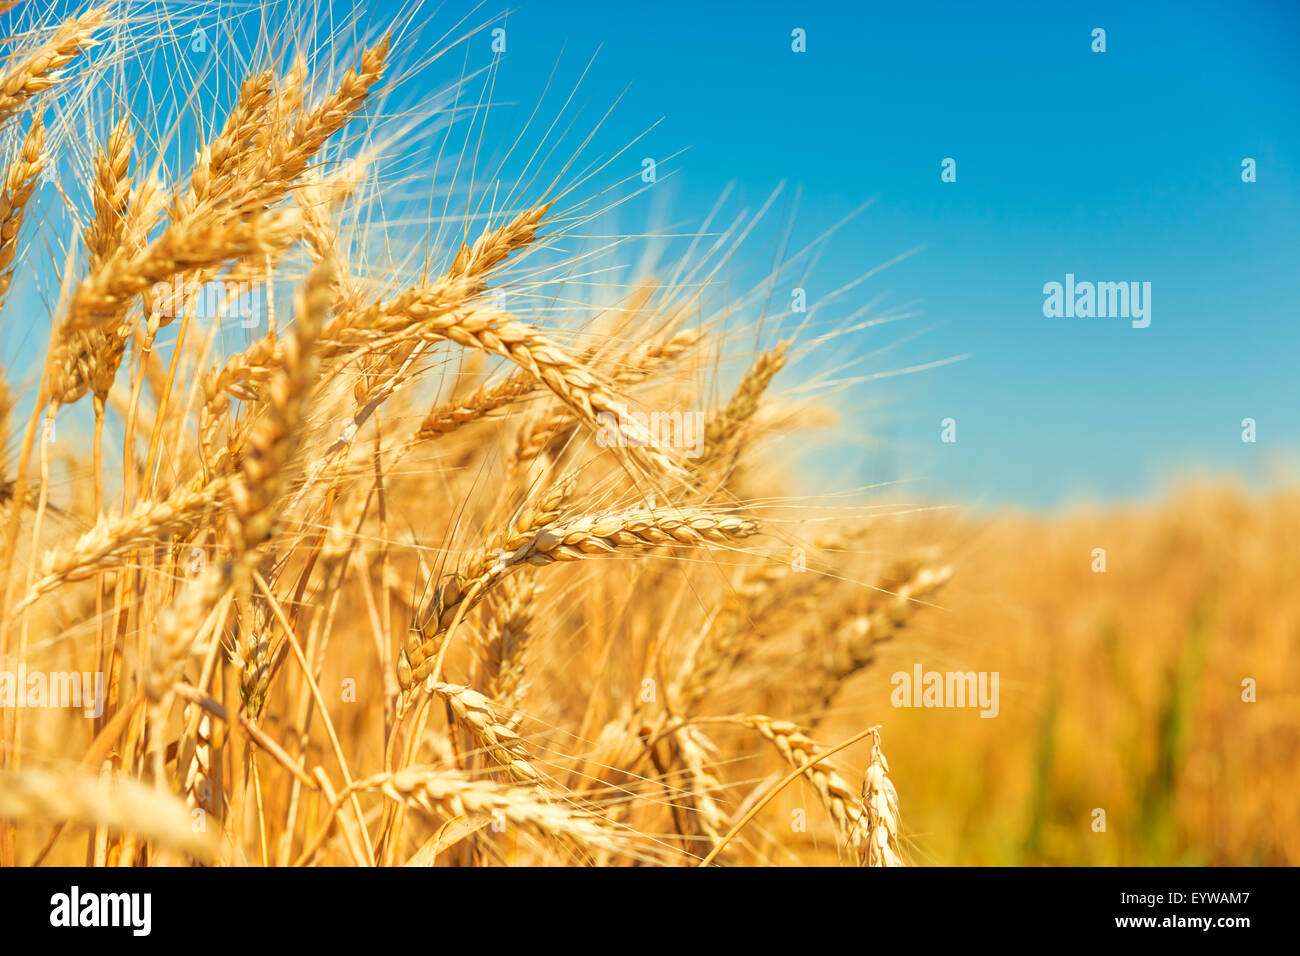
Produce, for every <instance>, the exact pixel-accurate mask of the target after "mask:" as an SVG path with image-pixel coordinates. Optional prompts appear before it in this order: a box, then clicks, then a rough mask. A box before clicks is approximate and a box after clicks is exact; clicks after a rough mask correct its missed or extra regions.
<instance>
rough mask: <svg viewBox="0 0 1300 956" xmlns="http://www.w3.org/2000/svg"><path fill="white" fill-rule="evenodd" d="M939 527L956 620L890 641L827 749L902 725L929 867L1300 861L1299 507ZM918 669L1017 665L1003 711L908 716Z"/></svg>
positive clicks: (953, 522)
mask: <svg viewBox="0 0 1300 956" xmlns="http://www.w3.org/2000/svg"><path fill="white" fill-rule="evenodd" d="M929 523H931V524H932V525H933V527H932V528H931V529H930V531H929V532H928V534H931V535H933V536H934V537H935V538H936V540H939V541H943V542H946V543H947V545H948V546H949V548H951V551H952V553H953V564H954V570H955V573H954V576H953V579H952V581H951V582H950V583H949V585H948V587H947V589H946V590H945V591H943V592H942V594H941V595H940V597H939V599H938V600H937V603H938V604H939V605H941V606H942V607H943V608H944V609H945V610H943V611H932V612H927V613H924V614H918V615H916V617H915V618H914V619H913V623H912V625H911V626H910V628H909V629H908V630H907V631H906V632H905V633H904V634H903V635H900V637H899V638H898V639H896V640H895V641H893V642H891V643H889V644H887V645H885V647H884V649H883V651H882V653H881V657H880V659H879V661H878V662H877V664H876V666H874V667H873V668H871V669H869V670H868V671H867V672H866V673H864V674H862V675H860V676H859V677H858V678H857V680H856V682H855V683H854V684H851V685H849V686H846V687H845V688H844V689H843V691H842V693H841V694H840V695H839V697H838V698H837V700H836V701H835V703H834V704H833V707H834V712H833V713H832V714H831V715H829V718H828V720H827V723H826V727H827V730H826V733H825V739H827V740H833V739H837V735H838V734H840V733H841V732H843V735H847V734H848V733H849V732H851V730H852V729H853V728H855V727H858V726H862V725H864V724H865V723H866V722H870V723H875V722H880V723H882V724H884V726H885V737H884V739H885V746H886V752H887V754H888V755H889V760H890V765H891V770H892V773H893V778H894V781H895V783H896V784H897V787H898V791H899V799H900V805H901V807H902V812H903V822H904V826H905V830H906V832H907V834H908V835H909V837H910V839H911V853H912V862H914V863H917V864H922V865H924V864H960V865H978V864H985V865H1006V864H1023V865H1055V864H1061V865H1113V864H1133V865H1154V864H1172V865H1250V864H1265V865H1278V864H1288V865H1294V864H1295V863H1297V861H1300V801H1298V800H1297V799H1296V794H1297V792H1300V693H1298V692H1297V688H1298V687H1300V595H1298V594H1297V591H1296V587H1295V583H1296V579H1297V570H1298V565H1300V561H1298V560H1297V552H1296V543H1297V540H1298V539H1300V491H1297V490H1296V489H1294V488H1292V489H1289V490H1283V491H1274V492H1272V493H1269V494H1267V495H1263V496H1248V495H1246V494H1245V493H1243V492H1241V491H1239V490H1237V489H1234V488H1231V487H1226V486H1217V485H1216V486H1212V487H1211V486H1199V487H1186V488H1183V489H1182V490H1180V491H1178V492H1176V493H1173V494H1171V495H1170V497H1169V498H1168V499H1167V500H1166V501H1164V502H1163V503H1160V504H1157V505H1149V506H1143V507H1126V508H1122V507H1111V508H1107V509H1102V508H1098V509H1096V510H1092V509H1089V510H1078V511H1074V512H1070V513H1068V514H1063V515H1061V516H1057V517H1042V516H1034V517H1027V516H1024V515H1018V514H1010V513H1008V514H1002V515H999V516H995V517H992V518H989V519H987V520H983V521H978V522H972V521H969V520H967V519H964V518H961V517H947V518H935V519H931V520H930V522H929ZM1095 548H1104V549H1105V551H1106V561H1107V564H1106V571H1105V573H1094V572H1093V571H1092V570H1091V565H1092V563H1093V556H1092V552H1093V549H1095ZM918 662H919V663H921V664H923V665H924V667H925V668H926V669H927V670H962V671H965V670H977V671H980V670H987V671H998V672H999V673H1000V675H1001V680H1000V697H1001V700H1000V713H999V715H998V716H997V717H996V718H995V719H981V718H980V717H979V716H978V711H976V710H956V709H949V710H944V709H929V710H926V709H915V708H913V709H894V708H892V707H891V706H889V695H890V691H891V687H890V683H889V679H890V675H891V674H892V673H893V672H895V671H898V670H907V671H910V670H911V668H912V666H913V665H914V664H915V663H918ZM1247 678H1249V679H1252V680H1253V681H1255V684H1256V688H1257V699H1256V701H1255V702H1254V703H1247V702H1245V701H1243V699H1242V695H1243V692H1244V688H1243V680H1245V679H1247ZM831 728H834V732H832V731H831ZM798 799H799V797H797V796H792V797H791V802H797V801H798ZM1095 808H1101V809H1103V810H1105V812H1106V830H1105V832H1104V833H1101V832H1094V831H1093V828H1092V822H1093V811H1094V809H1095ZM787 811H788V807H787ZM826 859H827V860H828V861H830V860H833V859H834V850H833V848H830V850H829V854H828V855H827V856H826Z"/></svg>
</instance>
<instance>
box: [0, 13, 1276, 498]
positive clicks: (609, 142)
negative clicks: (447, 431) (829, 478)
mask: <svg viewBox="0 0 1300 956" xmlns="http://www.w3.org/2000/svg"><path fill="white" fill-rule="evenodd" d="M241 6H242V7H244V8H245V9H247V8H248V5H244V4H234V5H217V6H216V7H213V8H210V9H212V10H225V11H227V12H233V10H234V9H235V8H239V7H241ZM333 7H334V10H335V11H336V13H337V12H338V11H348V12H350V11H351V10H352V9H353V8H354V5H353V4H352V3H342V2H340V0H334V2H333ZM1298 7H1300V5H1297V4H1294V3H1265V2H1254V3H1252V2H1221V3H1209V2H1178V3H1127V2H1126V3H1089V4H1060V3H1023V4H1011V3H988V4H973V3H950V4H933V3H905V4H897V3H895V4H870V3H770V2H745V3H740V2H736V3H703V2H698V0H696V2H680V0H657V2H655V3H652V4H617V3H608V2H597V0H591V2H552V0H548V2H542V0H521V2H519V3H518V4H517V5H515V6H513V7H509V8H507V6H506V4H504V3H501V4H496V3H494V2H493V0H487V2H485V3H482V4H479V5H477V8H475V6H474V5H472V4H470V3H464V2H461V0H448V2H447V3H445V4H442V5H441V6H439V5H437V4H432V3H430V4H426V5H424V6H423V7H421V8H420V9H419V11H418V12H417V13H416V14H415V19H416V20H418V21H425V20H427V21H428V24H427V26H426V27H425V28H424V29H423V36H424V40H425V42H427V43H428V44H432V43H433V42H434V41H435V40H436V39H437V38H438V37H439V36H440V35H441V34H442V33H443V32H444V31H447V30H450V29H452V27H453V26H454V24H455V23H456V22H457V21H458V20H460V19H461V17H463V16H467V17H468V19H467V23H468V24H470V25H481V24H483V23H485V22H487V21H489V20H490V19H492V18H493V17H495V16H497V15H498V14H500V13H502V12H504V11H506V10H507V9H508V14H507V16H506V18H505V20H504V21H503V24H504V26H505V27H506V29H507V50H506V54H505V56H504V58H502V59H501V60H500V61H499V63H498V69H499V72H498V75H497V77H496V80H495V84H496V85H495V89H494V93H493V96H492V102H493V105H492V109H491V113H490V115H491V121H490V127H489V132H490V134H491V138H490V140H489V142H488V150H489V152H490V151H491V150H493V149H495V150H497V151H500V150H501V149H503V148H504V147H506V146H508V145H509V144H510V142H511V141H512V140H513V138H514V136H515V135H517V134H518V132H519V128H520V126H522V124H523V123H524V121H525V120H527V118H528V116H529V114H530V113H531V112H532V110H533V109H534V107H535V106H536V105H537V102H538V98H539V96H541V92H542V88H543V85H544V84H545V83H546V82H547V80H548V78H549V77H550V76H551V74H552V71H553V70H554V71H555V86H554V88H553V89H552V91H551V93H550V94H549V96H548V98H547V100H546V101H545V102H546V103H547V104H549V105H548V106H544V107H543V109H542V111H541V114H540V115H541V117H542V119H543V120H545V121H549V120H550V119H551V118H553V117H554V116H555V114H556V112H557V111H558V109H559V106H560V104H561V101H562V99H563V96H564V94H565V93H566V92H567V91H568V90H569V89H570V88H572V87H573V85H574V83H575V82H576V81H577V79H578V77H579V76H580V74H581V73H582V71H583V70H584V68H585V67H586V66H587V63H588V61H589V60H590V58H591V57H592V56H593V55H596V59H595V61H594V64H592V66H591V68H590V70H589V72H588V73H587V75H586V77H585V78H584V79H583V80H582V82H581V84H580V85H579V87H578V93H577V96H576V100H577V101H578V102H579V103H581V104H584V106H583V108H584V113H583V114H582V115H583V117H584V118H585V119H594V118H597V117H599V116H600V115H601V114H602V113H603V112H604V111H605V109H606V108H607V107H608V106H609V105H610V104H611V103H612V102H613V101H614V100H615V99H616V98H617V97H618V96H619V95H620V94H621V93H622V92H623V91H624V89H625V88H627V92H626V95H624V96H623V98H622V100H621V102H620V103H619V104H618V106H617V108H616V109H615V111H614V112H613V114H612V115H611V116H610V118H609V119H608V120H607V121H606V123H605V125H604V126H603V128H602V129H601V131H600V133H599V134H598V136H597V140H596V142H595V143H593V145H592V147H591V154H592V155H597V154H603V155H609V154H611V153H613V152H616V151H617V150H618V149H620V148H621V147H622V146H624V145H625V144H627V143H628V142H629V141H631V140H632V139H633V138H634V137H636V136H638V135H639V134H641V133H642V132H643V131H644V130H645V129H646V128H647V127H649V126H651V125H652V124H653V123H655V122H656V121H658V120H661V119H662V120H663V122H662V123H660V124H659V125H658V126H657V127H655V128H654V129H653V131H652V132H650V134H649V135H648V136H646V137H645V139H644V140H643V141H642V142H641V143H638V144H637V145H636V146H635V147H634V148H633V149H632V150H631V151H630V152H629V153H628V154H627V155H626V156H625V157H624V159H623V160H621V161H620V162H621V165H616V166H615V167H613V168H611V169H610V170H609V171H608V172H607V174H606V175H605V176H604V177H603V179H602V180H600V182H599V184H600V185H609V184H610V183H612V182H615V181H617V180H618V179H622V178H626V177H632V176H635V174H636V173H637V172H638V171H639V168H640V160H641V158H642V157H644V156H652V157H668V156H670V155H671V154H674V153H679V152H681V151H682V150H685V152H681V155H679V156H677V157H676V158H675V159H673V160H671V161H670V162H667V163H666V164H665V165H664V167H663V169H662V170H661V174H662V173H663V172H671V174H672V175H671V176H670V177H668V178H666V179H663V180H662V181H661V182H660V183H659V184H657V185H656V186H654V187H653V188H652V189H651V190H648V191H647V192H646V193H645V194H644V195H640V196H637V197H635V198H634V199H632V200H630V201H628V202H626V203H624V204H623V205H622V206H620V207H619V209H618V210H617V216H618V219H617V223H616V225H617V226H618V227H619V228H620V229H622V230H624V231H626V232H632V233H638V232H643V231H650V230H654V229H656V228H657V227H658V226H659V225H661V224H662V223H663V222H664V221H668V222H670V223H672V224H673V225H674V226H676V227H678V228H681V229H691V228H698V227H699V225H700V223H701V222H702V221H703V220H704V218H705V216H706V215H707V213H708V211H709V210H710V208H711V207H712V206H713V205H714V203H715V201H716V200H717V198H718V197H719V196H720V195H721V194H722V193H723V191H724V190H725V189H727V188H728V186H729V185H734V193H733V195H732V198H731V201H730V208H731V209H732V210H733V211H734V210H735V209H737V208H738V207H740V206H742V205H748V206H751V207H756V206H758V205H761V204H762V202H763V201H764V200H765V199H766V198H767V196H768V195H769V194H770V192H771V191H772V190H773V189H774V188H775V187H776V186H777V184H778V183H781V182H783V181H784V182H786V183H787V184H788V190H787V193H786V194H785V195H786V196H787V197H791V198H792V197H793V195H794V190H795V188H796V187H797V189H798V190H799V195H800V200H799V205H798V209H797V216H795V219H794V235H793V239H792V243H791V245H792V247H793V248H798V247H799V246H801V245H803V244H804V243H807V242H809V241H811V240H813V239H815V238H816V237H818V236H820V235H821V234H822V233H824V232H825V230H827V229H828V228H829V227H830V226H832V225H833V224H834V223H836V222H837V221H839V220H840V219H841V218H842V217H843V216H844V215H845V214H846V213H848V212H850V211H851V210H853V209H855V208H857V207H859V206H861V205H862V204H863V203H864V202H866V201H867V200H871V199H874V200H875V202H874V204H873V205H872V206H871V207H870V208H869V209H867V210H866V211H865V212H863V213H862V214H861V215H859V216H858V217H857V218H856V219H854V220H853V221H852V222H851V223H850V224H849V225H848V226H846V227H845V228H844V229H843V230H841V231H840V232H839V233H837V234H836V236H835V237H834V238H833V240H832V241H831V242H830V244H829V246H828V247H827V249H826V251H825V253H824V254H823V255H822V256H821V257H820V258H819V259H818V261H817V265H816V269H815V270H814V272H813V273H812V274H811V275H810V276H809V277H808V278H807V280H806V281H804V282H803V283H802V284H803V285H804V286H805V287H806V288H807V292H808V296H809V300H810V302H813V303H815V302H816V301H817V299H818V297H819V296H821V295H825V294H827V293H828V292H830V291H831V290H832V289H835V288H837V287H839V286H842V285H843V284H844V283H846V282H848V281H850V280H852V279H854V278H855V277H857V276H859V275H861V274H862V273H863V272H865V271H867V270H869V269H872V268H874V267H876V266H878V265H880V264H882V263H884V262H886V261H888V260H890V259H893V258H894V257H896V256H898V255H900V254H902V253H905V252H908V251H909V250H912V249H917V248H918V247H921V248H920V251H918V252H916V253H915V254H914V255H912V256H910V257H908V258H906V259H905V260H904V261H902V262H900V263H898V264H896V265H893V266H890V267H889V268H888V269H886V270H885V271H883V272H881V273H880V274H879V275H876V276H874V277H873V278H871V279H870V280H869V281H867V282H866V283H864V284H863V285H862V286H860V287H859V288H858V289H857V290H855V293H854V295H853V296H851V297H849V298H848V299H846V300H844V301H843V302H842V303H841V304H840V305H839V307H838V310H837V311H836V313H835V314H837V315H844V314H847V313H849V312H850V311H851V310H852V309H853V308H855V307H857V306H858V305H860V304H862V303H864V302H866V301H867V300H869V299H871V298H872V297H874V296H877V295H882V294H883V295H885V296H886V299H885V301H884V303H883V305H884V307H886V308H888V307H891V306H892V307H901V306H904V305H908V306H910V307H911V308H912V309H913V310H915V311H916V312H917V314H916V315H915V316H914V317H911V318H909V319H907V320H905V321H903V322H899V323H894V324H892V325H889V326H886V327H883V328H878V329H873V330H871V331H870V333H869V334H868V333H861V334H857V335H853V336H849V337H845V338H844V339H843V340H841V341H838V342H836V343H834V345H833V351H830V352H829V353H828V361H834V362H842V361H846V360H851V359H853V358H854V357H855V356H866V357H865V358H864V359H863V362H862V365H861V368H860V369H858V370H856V371H860V372H862V373H872V372H884V371H889V370H891V369H898V368H903V367H907V366H911V365H914V364H920V363H926V362H933V361H935V360H940V359H944V358H948V357H952V356H959V355H969V356H970V357H969V358H967V359H966V360H964V361H962V362H960V363H957V364H952V365H947V366H945V367H942V368H938V369H935V370H932V371H927V372H922V373H918V374H915V375H909V376H904V377H896V378H888V379H883V380H879V381H874V382H870V383H867V384H864V385H862V386H860V387H858V388H856V389H854V391H853V392H852V394H851V395H850V396H847V397H839V398H837V402H839V403H842V404H843V406H844V412H845V416H844V419H845V422H844V423H845V427H846V429H847V432H848V434H847V441H846V443H845V445H844V447H843V448H842V450H841V451H842V453H841V454H840V455H839V457H838V458H837V460H836V461H835V463H834V465H833V469H834V470H835V471H836V472H837V473H842V475H843V480H841V481H839V484H841V485H843V484H862V483H867V482H871V481H877V480H881V479H893V478H905V479H909V480H912V479H915V480H916V481H917V483H916V484H915V485H914V486H911V487H914V488H915V490H916V494H918V495H921V496H924V497H927V498H930V499H932V500H940V501H950V502H963V503H968V504H975V505H980V506H999V505H1021V506H1026V507H1033V508H1046V507H1053V506H1056V505H1059V504H1061V503H1064V502H1068V501H1070V500H1072V499H1074V498H1077V497H1081V496H1082V497H1090V498H1100V499H1105V500H1122V499H1131V498H1135V497H1139V496H1143V495H1146V494H1149V493H1151V492H1152V491H1153V490H1156V489H1158V488H1159V487H1161V485H1162V483H1163V481H1164V479H1166V478H1167V477H1168V476H1169V475H1170V474H1177V473H1179V472H1181V471H1186V470H1189V469H1198V468H1208V469H1213V470H1216V471H1219V472H1227V473H1232V474H1238V475H1242V476H1246V477H1249V478H1258V477H1259V476H1260V475H1262V474H1264V473H1265V471H1266V470H1267V468H1268V467H1269V462H1271V461H1274V460H1277V459H1278V458H1285V457H1287V456H1288V455H1294V454H1295V450H1296V448H1297V446H1298V445H1300V442H1298V441H1297V439H1298V438H1300V427H1298V423H1300V398H1298V397H1297V389H1296V385H1295V379H1296V367H1297V359H1298V358H1300V332H1298V331H1297V309H1296V294H1295V293H1296V289H1295V286H1296V284H1297V282H1298V281H1300V256H1298V254H1297V253H1298V252H1300V243H1298V242H1297V239H1298V233H1300V65H1298V64H1300V56H1298V55H1297V51H1296V44H1297V41H1298V40H1300V13H1298V12H1297V10H1298ZM403 8H404V9H405V11H406V12H407V13H409V12H410V9H411V8H410V5H409V4H404V5H403ZM191 9H193V8H191ZM358 9H359V10H360V14H359V15H360V17H361V19H362V21H363V22H367V21H368V23H367V25H368V26H371V27H372V28H374V29H375V30H378V29H382V28H384V27H385V26H386V25H387V24H388V23H389V22H391V20H392V18H393V17H394V16H395V15H396V14H397V13H398V10H399V7H398V5H397V4H395V3H391V2H389V0H378V2H371V3H368V4H365V5H362V6H359V8H358ZM201 15H202V16H207V14H206V13H204V14H201ZM796 27H797V28H802V29H803V30H805V31H806V37H807V51H806V52H804V53H795V52H793V51H792V50H791V31H792V30H793V29H794V28H796ZM1098 27H1100V28H1103V29H1105V31H1106V52H1105V53H1094V52H1092V50H1091V45H1092V35H1091V34H1092V31H1093V29H1094V28H1098ZM489 45H490V40H489V38H488V36H487V35H486V34H484V35H482V36H479V37H475V38H474V39H473V40H471V41H470V43H469V45H468V47H465V48H460V49H458V50H457V51H455V52H454V53H452V54H451V55H449V56H447V57H445V58H444V59H442V60H440V61H438V62H437V63H435V64H433V65H432V66H431V67H430V69H429V70H428V71H427V73H426V74H425V75H426V76H427V77H428V78H429V81H430V82H436V83H450V82H453V81H454V80H455V79H456V78H457V77H458V76H459V75H460V71H461V69H462V68H465V69H467V70H469V71H474V70H481V69H483V68H486V67H487V66H488V65H489V64H490V63H491V61H492V54H491V52H490V49H489ZM417 49H422V47H417ZM407 51H408V53H409V51H410V47H409V45H408V47H407ZM597 51H599V52H598V53H597ZM557 64H558V67H557ZM543 128H544V124H543V126H534V130H535V133H536V136H535V137H534V138H532V139H530V138H529V135H528V134H526V135H525V138H524V144H525V146H526V147H531V146H532V145H534V144H535V142H536V140H537V139H538V138H540V136H541V133H542V131H543ZM579 128H581V127H579ZM945 157H952V158H954V159H955V160H956V161H957V181H956V182H955V183H944V182H941V180H940V172H941V169H940V164H941V161H942V160H943V159H944V158H945ZM1244 157H1252V158H1254V159H1255V160H1256V162H1257V177H1258V181H1257V182H1254V183H1249V184H1247V183H1243V182H1242V180H1241V161H1242V159H1243V158H1244ZM406 173H407V174H410V175H412V177H415V176H417V175H418V173H419V169H418V168H416V167H414V166H411V165H410V164H408V165H407V166H406ZM480 185H481V184H480ZM627 191H628V190H626V189H625V190H623V192H627ZM523 198H524V199H525V200H527V199H528V198H530V197H528V196H525V197H523ZM792 212H793V207H792V205H791V204H790V203H789V202H785V203H784V204H781V205H779V206H778V207H777V208H776V209H775V210H774V215H773V217H772V228H771V229H770V230H768V232H767V233H766V235H760V236H756V237H755V240H754V248H755V256H756V258H757V259H759V260H761V262H760V264H761V266H762V268H761V269H759V272H762V271H765V270H766V267H767V264H768V261H769V260H770V257H771V250H772V243H773V240H774V238H775V236H776V234H777V233H778V232H779V228H780V227H781V225H782V223H783V222H784V221H785V219H786V217H788V216H789V215H790V214H791V213H792ZM1066 273H1074V274H1075V275H1076V276H1077V277H1078V279H1080V280H1092V281H1138V282H1150V283H1151V288H1152V303H1151V304H1152V321H1151V325H1150V327H1149V328H1146V329H1133V328H1131V327H1130V325H1129V323H1128V322H1127V321H1125V320H1123V319H1096V318H1093V319H1080V318H1074V319H1064V318H1045V317H1044V315H1043V291H1042V289H1043V285H1044V283H1046V282H1051V281H1058V282H1059V281H1062V280H1063V279H1064V277H1065V275H1066ZM729 278H732V279H735V280H736V281H737V282H740V281H742V280H743V277H742V276H739V275H737V276H729ZM750 278H751V279H752V278H753V276H751V277H750ZM778 291H779V292H780V295H778V296H777V298H776V301H777V302H785V303H786V304H788V301H789V300H788V291H785V290H778ZM19 294H21V291H20V292H19ZM7 338H8V339H9V340H13V339H14V338H15V330H13V329H10V330H8V333H7ZM24 338H25V337H24ZM886 346H893V347H892V348H889V349H888V350H887V351H884V352H881V353H879V354H876V350H878V349H882V348H884V347H886ZM16 353H17V350H16V348H15V347H14V345H13V343H12V341H10V344H9V345H8V346H7V347H6V357H8V358H12V357H13V356H14V355H15V354H16ZM779 381H780V380H778V382H779ZM949 417H951V418H953V419H955V420H956V422H957V439H958V440H957V442H956V443H955V444H951V445H947V444H943V443H941V442H940V440H939V439H940V422H941V420H942V419H944V418H949ZM1247 417H1250V418H1254V419H1255V420H1256V421H1257V423H1258V424H1257V427H1258V441H1257V443H1255V444H1245V443H1243V442H1242V441H1241V420H1242V419H1243V418H1247Z"/></svg>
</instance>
